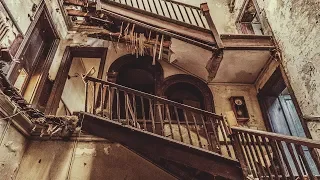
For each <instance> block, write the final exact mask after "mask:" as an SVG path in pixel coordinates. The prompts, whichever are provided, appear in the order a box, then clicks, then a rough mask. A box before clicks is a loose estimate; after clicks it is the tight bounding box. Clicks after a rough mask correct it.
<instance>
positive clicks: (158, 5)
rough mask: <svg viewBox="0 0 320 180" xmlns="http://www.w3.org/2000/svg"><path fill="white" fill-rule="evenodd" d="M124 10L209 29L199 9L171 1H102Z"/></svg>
mask: <svg viewBox="0 0 320 180" xmlns="http://www.w3.org/2000/svg"><path fill="white" fill-rule="evenodd" d="M102 1H104V2H106V3H113V4H116V5H120V6H122V7H124V8H134V9H135V10H138V11H141V12H144V13H151V14H153V15H155V16H158V17H160V18H167V19H170V20H173V21H175V22H181V23H185V24H188V25H191V26H195V27H198V28H203V29H209V26H208V24H207V21H206V19H205V17H204V16H203V15H202V12H201V9H200V8H199V7H196V6H191V5H188V4H185V3H181V2H177V1H173V0H102Z"/></svg>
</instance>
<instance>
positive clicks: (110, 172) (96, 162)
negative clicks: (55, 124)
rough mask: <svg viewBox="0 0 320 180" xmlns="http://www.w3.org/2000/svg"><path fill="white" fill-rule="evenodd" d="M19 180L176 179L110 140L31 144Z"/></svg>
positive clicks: (22, 164) (38, 142) (20, 170)
mask: <svg viewBox="0 0 320 180" xmlns="http://www.w3.org/2000/svg"><path fill="white" fill-rule="evenodd" d="M16 179H17V180H20V179H21V180H43V179H54V180H65V179H70V180H72V179H81V180H86V179H88V180H89V179H175V178H174V177H173V176H171V175H170V174H168V173H166V172H165V171H163V170H161V169H160V168H158V167H157V166H155V165H153V164H152V163H150V162H149V161H147V160H145V159H143V158H142V157H140V156H138V155H137V154H135V153H134V152H132V151H130V150H129V149H127V148H125V147H123V146H121V145H119V144H116V143H111V142H108V141H100V142H78V143H76V142H73V141H69V142H64V141H32V142H31V143H30V146H29V147H28V149H27V150H26V153H25V155H24V158H23V160H22V162H21V167H20V169H19V172H18V175H17V178H16Z"/></svg>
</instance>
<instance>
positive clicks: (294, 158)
mask: <svg viewBox="0 0 320 180" xmlns="http://www.w3.org/2000/svg"><path fill="white" fill-rule="evenodd" d="M286 145H287V147H288V150H289V153H290V155H291V158H292V160H293V163H294V166H295V167H296V170H297V172H298V175H299V177H300V179H303V174H302V171H301V168H300V165H299V162H298V160H297V158H298V157H297V156H296V155H295V154H294V150H293V148H292V146H291V144H290V143H286ZM301 167H302V166H301Z"/></svg>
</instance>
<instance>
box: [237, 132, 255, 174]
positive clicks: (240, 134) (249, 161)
mask: <svg viewBox="0 0 320 180" xmlns="http://www.w3.org/2000/svg"><path fill="white" fill-rule="evenodd" d="M239 137H240V140H241V141H242V143H243V149H244V151H245V154H246V157H247V160H248V165H249V167H250V171H251V173H252V175H253V176H254V177H258V175H257V172H256V171H255V165H254V163H253V161H254V159H252V156H251V153H250V150H249V149H250V148H249V147H248V141H247V140H246V139H245V138H244V135H243V134H242V133H241V132H239Z"/></svg>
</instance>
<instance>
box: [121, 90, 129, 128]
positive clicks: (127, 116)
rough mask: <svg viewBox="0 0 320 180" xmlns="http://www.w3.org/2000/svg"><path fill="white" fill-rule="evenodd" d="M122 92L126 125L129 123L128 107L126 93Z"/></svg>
mask: <svg viewBox="0 0 320 180" xmlns="http://www.w3.org/2000/svg"><path fill="white" fill-rule="evenodd" d="M123 93H124V107H125V111H126V121H127V125H130V123H129V112H128V111H129V108H128V94H127V93H126V92H125V91H123Z"/></svg>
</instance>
